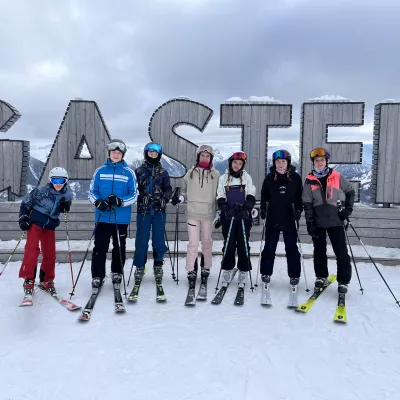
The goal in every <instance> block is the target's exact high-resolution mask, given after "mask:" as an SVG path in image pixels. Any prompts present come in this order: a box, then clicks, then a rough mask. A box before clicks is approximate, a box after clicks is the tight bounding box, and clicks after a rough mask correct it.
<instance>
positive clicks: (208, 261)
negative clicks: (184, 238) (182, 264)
mask: <svg viewBox="0 0 400 400" xmlns="http://www.w3.org/2000/svg"><path fill="white" fill-rule="evenodd" d="M187 227H188V235H189V243H188V245H187V256H186V270H187V271H193V269H194V264H195V261H196V260H197V257H198V249H199V241H200V230H201V252H202V253H203V256H204V268H206V269H210V268H211V267H212V245H213V240H212V236H211V234H212V221H211V220H205V221H204V220H203V221H196V220H194V219H188V221H187Z"/></svg>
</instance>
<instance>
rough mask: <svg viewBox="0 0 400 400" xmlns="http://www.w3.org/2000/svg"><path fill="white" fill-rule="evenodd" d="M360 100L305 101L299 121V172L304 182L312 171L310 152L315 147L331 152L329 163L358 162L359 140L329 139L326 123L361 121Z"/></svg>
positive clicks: (339, 124)
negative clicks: (330, 140) (332, 140)
mask: <svg viewBox="0 0 400 400" xmlns="http://www.w3.org/2000/svg"><path fill="white" fill-rule="evenodd" d="M364 107H365V103H362V102H305V103H303V104H302V107H301V121H300V129H301V134H300V173H301V176H302V179H303V181H304V179H305V177H306V175H307V174H308V173H309V172H310V171H311V167H312V165H311V161H310V152H311V150H312V149H313V148H315V147H326V148H327V149H329V150H330V151H331V155H332V159H331V161H330V162H331V163H332V164H360V163H361V162H362V142H328V128H329V126H360V125H363V124H364Z"/></svg>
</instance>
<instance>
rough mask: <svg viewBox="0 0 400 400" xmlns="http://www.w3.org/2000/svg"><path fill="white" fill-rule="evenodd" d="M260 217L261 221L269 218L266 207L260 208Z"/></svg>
mask: <svg viewBox="0 0 400 400" xmlns="http://www.w3.org/2000/svg"><path fill="white" fill-rule="evenodd" d="M260 216H261V219H265V218H267V210H266V209H265V208H264V207H262V208H260Z"/></svg>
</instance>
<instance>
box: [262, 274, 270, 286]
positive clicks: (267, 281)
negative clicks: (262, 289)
mask: <svg viewBox="0 0 400 400" xmlns="http://www.w3.org/2000/svg"><path fill="white" fill-rule="evenodd" d="M261 280H262V281H263V283H266V284H268V283H270V282H271V276H270V275H261Z"/></svg>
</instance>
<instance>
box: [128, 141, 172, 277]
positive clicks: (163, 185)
mask: <svg viewBox="0 0 400 400" xmlns="http://www.w3.org/2000/svg"><path fill="white" fill-rule="evenodd" d="M143 153H144V154H143V155H144V161H143V164H142V165H141V166H140V167H139V168H137V169H136V170H135V173H136V176H137V180H138V188H139V197H138V205H137V219H136V240H135V257H134V260H133V264H134V265H135V266H136V270H135V282H138V281H141V280H142V278H143V275H144V269H145V264H146V261H147V249H148V244H149V239H150V230H151V231H152V245H153V256H154V266H153V268H154V276H155V279H156V283H160V284H161V281H162V276H163V270H162V266H163V262H164V254H165V252H166V251H167V250H168V247H167V246H166V244H165V239H164V232H165V220H166V215H165V208H166V205H167V203H168V202H169V200H170V198H171V196H172V187H171V183H170V177H169V174H168V172H167V170H165V169H164V168H163V167H162V166H161V162H160V160H161V157H162V154H163V153H162V147H161V146H160V145H159V144H158V143H152V142H151V143H148V144H147V145H146V146H145V147H144V151H143Z"/></svg>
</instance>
